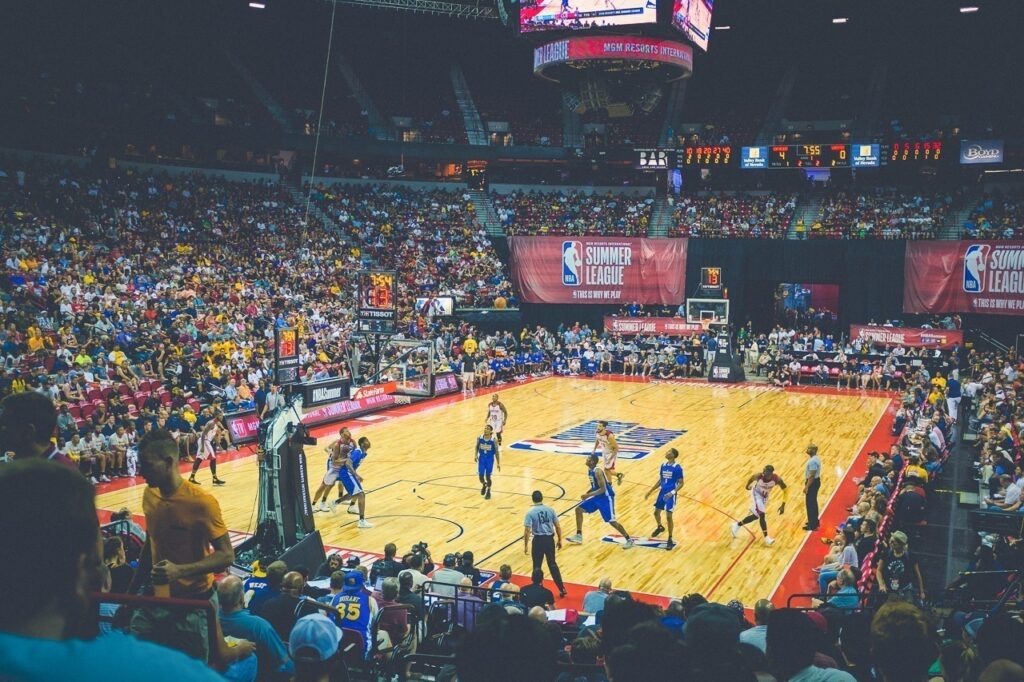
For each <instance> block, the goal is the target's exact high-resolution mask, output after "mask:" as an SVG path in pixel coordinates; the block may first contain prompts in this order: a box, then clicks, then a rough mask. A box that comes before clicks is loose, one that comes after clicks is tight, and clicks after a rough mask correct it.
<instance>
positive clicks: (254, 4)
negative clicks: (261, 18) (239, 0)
mask: <svg viewBox="0 0 1024 682" xmlns="http://www.w3.org/2000/svg"><path fill="white" fill-rule="evenodd" d="M249 7H250V8H251V9H266V8H267V5H266V3H263V2H250V3H249Z"/></svg>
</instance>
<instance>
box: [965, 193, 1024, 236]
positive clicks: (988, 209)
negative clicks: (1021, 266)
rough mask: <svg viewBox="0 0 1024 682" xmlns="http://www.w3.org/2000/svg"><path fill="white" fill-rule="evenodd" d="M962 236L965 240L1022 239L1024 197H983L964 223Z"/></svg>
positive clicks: (1018, 195) (1010, 195) (1000, 195)
mask: <svg viewBox="0 0 1024 682" xmlns="http://www.w3.org/2000/svg"><path fill="white" fill-rule="evenodd" d="M963 236H964V237H965V238H967V239H1021V238H1024V195H1021V194H1009V195H1002V194H996V195H993V196H986V197H983V198H982V199H981V201H979V202H978V205H977V206H975V207H974V209H973V210H972V211H971V214H970V216H968V218H967V220H966V221H965V222H964V229H963Z"/></svg>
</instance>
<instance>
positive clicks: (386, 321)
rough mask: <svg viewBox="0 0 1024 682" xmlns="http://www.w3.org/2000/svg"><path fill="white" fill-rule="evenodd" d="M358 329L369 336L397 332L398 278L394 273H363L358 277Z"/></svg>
mask: <svg viewBox="0 0 1024 682" xmlns="http://www.w3.org/2000/svg"><path fill="white" fill-rule="evenodd" d="M358 278H359V279H358V282H359V308H358V310H357V315H356V318H357V322H358V328H359V331H361V332H366V333H371V334H394V333H395V332H397V331H398V298H397V293H398V292H397V290H396V287H397V283H398V278H397V277H396V273H395V272H394V271H376V272H371V271H363V272H360V273H359V275H358Z"/></svg>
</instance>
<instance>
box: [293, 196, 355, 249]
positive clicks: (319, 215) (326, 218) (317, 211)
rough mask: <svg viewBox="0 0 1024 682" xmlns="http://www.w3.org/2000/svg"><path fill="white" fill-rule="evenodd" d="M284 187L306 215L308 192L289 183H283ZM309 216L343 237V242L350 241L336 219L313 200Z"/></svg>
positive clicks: (310, 204) (310, 202)
mask: <svg viewBox="0 0 1024 682" xmlns="http://www.w3.org/2000/svg"><path fill="white" fill-rule="evenodd" d="M282 186H283V187H284V188H285V189H287V190H288V194H290V195H291V197H292V201H294V202H295V205H296V206H298V207H299V208H300V209H301V210H302V211H303V215H305V211H306V200H307V195H306V192H304V191H303V190H302V188H300V187H297V186H295V185H292V184H289V183H287V182H285V183H282ZM309 215H310V216H311V217H313V218H316V219H318V220H320V221H321V222H323V224H324V227H326V228H327V229H328V230H330V231H331V232H334V233H335V234H337V235H338V236H339V237H341V241H342V242H349V241H350V240H349V238H348V234H347V233H346V232H345V231H344V230H343V229H341V226H340V225H338V223H336V222H335V221H334V218H332V217H331V216H330V215H329V214H328V213H327V212H326V211H324V210H323V209H322V208H320V207H319V206H317V205H316V203H315V202H314V201H312V200H310V201H309Z"/></svg>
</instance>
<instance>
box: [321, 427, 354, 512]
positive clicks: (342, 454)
mask: <svg viewBox="0 0 1024 682" xmlns="http://www.w3.org/2000/svg"><path fill="white" fill-rule="evenodd" d="M351 449H352V433H351V432H350V431H349V430H348V427H347V426H342V427H341V428H340V429H338V440H336V441H334V442H333V443H331V444H330V445H328V446H327V473H326V474H324V479H323V482H322V483H320V487H319V488H317V490H316V495H313V507H314V508H316V506H317V500H320V508H319V509H317V511H322V512H326V511H329V510H328V509H327V496H328V495H330V493H331V488H333V487H334V484H335V483H336V482H337V480H338V473H339V472H340V471H341V467H342V464H343V462H344V461H345V459H346V458H347V457H348V453H349V451H350V450H351ZM332 472H333V473H332ZM321 496H323V499H322V500H321Z"/></svg>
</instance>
